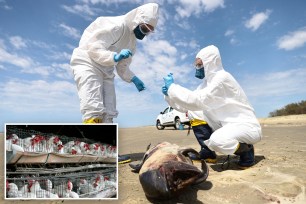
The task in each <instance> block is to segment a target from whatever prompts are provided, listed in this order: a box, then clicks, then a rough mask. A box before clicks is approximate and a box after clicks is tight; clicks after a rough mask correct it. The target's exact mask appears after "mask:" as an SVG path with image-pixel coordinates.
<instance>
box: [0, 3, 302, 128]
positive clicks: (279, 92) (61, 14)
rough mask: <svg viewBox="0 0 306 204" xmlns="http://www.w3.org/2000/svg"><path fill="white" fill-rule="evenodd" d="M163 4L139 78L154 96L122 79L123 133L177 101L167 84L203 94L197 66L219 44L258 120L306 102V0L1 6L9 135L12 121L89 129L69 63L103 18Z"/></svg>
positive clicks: (1, 84) (144, 48) (137, 63)
mask: <svg viewBox="0 0 306 204" xmlns="http://www.w3.org/2000/svg"><path fill="white" fill-rule="evenodd" d="M147 2H157V3H159V5H160V16H159V22H158V25H157V28H156V32H155V33H154V34H152V35H149V36H148V37H146V38H145V39H144V40H143V41H138V42H137V43H138V45H137V51H136V53H135V54H134V57H133V62H132V64H131V67H130V68H131V69H132V71H133V72H134V73H135V74H136V75H137V76H138V77H139V78H140V79H141V80H142V81H143V82H144V83H145V85H146V87H147V89H146V90H145V91H142V92H138V91H137V90H136V88H135V86H134V85H133V84H129V83H126V82H124V81H122V80H121V79H120V78H119V77H118V76H116V77H115V86H116V92H117V109H118V111H119V115H118V118H117V119H115V121H114V122H116V123H119V127H137V126H144V125H154V124H155V118H156V116H157V115H158V113H159V112H160V111H162V110H163V109H164V108H165V107H166V106H167V103H166V102H165V101H164V99H163V95H162V93H161V87H162V85H163V79H162V78H163V77H164V76H165V75H167V74H168V73H169V72H172V73H174V79H175V83H178V84H180V85H182V86H185V87H187V88H189V89H195V88H196V87H197V85H198V84H200V83H201V81H200V80H198V79H196V78H194V72H195V70H194V68H193V67H192V63H193V61H194V57H195V55H196V54H197V52H198V51H199V50H200V49H201V48H203V47H205V46H207V45H210V44H214V45H216V46H217V47H219V49H220V52H221V57H222V61H223V66H224V69H225V70H227V71H228V72H230V73H231V74H232V75H233V76H234V77H235V78H236V79H237V81H238V82H239V83H240V84H241V86H242V87H243V89H244V90H245V92H246V94H247V95H248V97H249V100H250V102H251V104H252V105H253V107H254V108H255V112H256V115H257V117H266V116H268V114H269V112H271V111H274V110H276V109H278V108H281V107H283V106H284V105H286V104H288V103H292V102H299V101H301V100H305V99H306V88H305V87H306V21H305V19H306V12H305V8H306V2H305V1H304V0H296V1H290V0H281V1H280V0H269V1H264V0H260V1H244V0H193V1H188V0H169V1H163V0H159V1H145V0H144V1H141V0H136V1H130V0H75V1H73V0H69V1H68V0H52V1H48V0H40V1H36V0H23V1H17V0H0V98H1V99H0V125H1V127H0V130H3V125H4V123H16V122H18V123H40V122H42V123H79V122H81V114H80V111H79V99H78V96H77V90H76V86H75V83H74V80H73V76H72V73H71V69H70V66H69V61H70V57H71V53H72V50H73V49H74V48H75V47H76V46H77V45H78V42H79V39H80V36H81V34H82V32H83V30H84V29H85V28H86V27H87V26H88V25H89V24H90V23H91V22H92V21H93V20H94V19H95V18H97V17H99V16H116V15H123V14H125V13H127V12H128V11H130V10H132V9H133V8H135V7H137V6H140V5H141V4H143V3H147Z"/></svg>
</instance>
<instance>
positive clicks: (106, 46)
mask: <svg viewBox="0 0 306 204" xmlns="http://www.w3.org/2000/svg"><path fill="white" fill-rule="evenodd" d="M158 10H159V6H158V4H156V3H147V4H144V5H142V6H139V7H137V8H135V9H133V10H131V11H130V12H128V13H126V14H125V15H122V16H113V17H112V16H111V17H98V18H97V19H96V20H95V21H93V22H92V23H91V24H90V25H89V26H88V27H87V28H86V29H85V30H84V32H83V34H82V37H81V40H80V42H79V46H78V47H77V48H75V49H74V51H73V53H72V56H71V60H70V65H71V68H72V71H73V74H74V80H75V82H76V85H77V89H78V95H79V98H80V110H81V113H82V116H83V122H84V123H101V122H103V123H112V122H113V118H116V117H117V115H118V111H117V110H116V94H115V86H114V77H115V74H114V69H115V68H116V71H117V73H118V75H119V76H120V78H121V79H122V80H124V81H126V82H128V83H131V82H133V83H134V84H135V86H136V88H137V89H138V91H142V90H144V89H145V85H144V83H143V82H142V81H141V80H140V79H139V78H138V77H137V76H136V75H135V74H134V73H133V72H132V71H131V70H130V69H129V65H130V64H131V62H132V56H133V54H134V53H135V51H136V40H137V39H139V40H142V39H143V38H144V37H145V36H146V35H148V34H149V33H151V32H153V31H154V28H155V27H156V24H157V21H158Z"/></svg>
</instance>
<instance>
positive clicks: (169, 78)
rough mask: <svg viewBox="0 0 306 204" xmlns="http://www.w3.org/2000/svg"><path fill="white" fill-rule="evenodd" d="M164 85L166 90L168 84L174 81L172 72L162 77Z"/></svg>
mask: <svg viewBox="0 0 306 204" xmlns="http://www.w3.org/2000/svg"><path fill="white" fill-rule="evenodd" d="M164 82H165V87H166V88H167V90H168V89H169V87H170V85H171V84H172V83H173V82H174V79H173V74H172V73H170V74H168V75H167V76H166V77H164Z"/></svg>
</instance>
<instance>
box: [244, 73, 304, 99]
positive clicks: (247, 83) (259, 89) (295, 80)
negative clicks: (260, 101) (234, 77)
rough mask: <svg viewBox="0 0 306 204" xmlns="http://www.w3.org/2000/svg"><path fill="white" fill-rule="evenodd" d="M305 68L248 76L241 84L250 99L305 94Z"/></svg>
mask: <svg viewBox="0 0 306 204" xmlns="http://www.w3.org/2000/svg"><path fill="white" fill-rule="evenodd" d="M305 79H306V68H300V69H290V70H287V71H281V72H273V73H263V74H260V75H252V76H248V77H246V78H245V79H244V81H243V84H244V87H245V90H246V92H247V95H249V96H252V97H263V96H265V97H266V96H268V97H276V96H290V95H294V94H301V93H304V94H305V93H306V89H305V88H304V87H306V81H305Z"/></svg>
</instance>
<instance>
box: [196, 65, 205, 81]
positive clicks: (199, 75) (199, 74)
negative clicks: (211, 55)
mask: <svg viewBox="0 0 306 204" xmlns="http://www.w3.org/2000/svg"><path fill="white" fill-rule="evenodd" d="M195 77H197V78H199V79H204V77H205V72H204V67H202V68H201V69H196V73H195Z"/></svg>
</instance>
